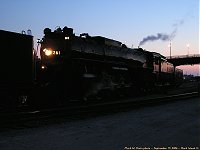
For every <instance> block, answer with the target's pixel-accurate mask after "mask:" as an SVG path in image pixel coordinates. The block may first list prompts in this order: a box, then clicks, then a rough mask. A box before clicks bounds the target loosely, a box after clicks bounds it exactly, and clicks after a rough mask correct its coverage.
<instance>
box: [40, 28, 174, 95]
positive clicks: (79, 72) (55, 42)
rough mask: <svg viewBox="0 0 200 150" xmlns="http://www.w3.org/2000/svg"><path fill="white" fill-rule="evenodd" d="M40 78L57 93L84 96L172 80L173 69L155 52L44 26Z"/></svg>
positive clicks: (138, 87) (135, 89) (170, 82)
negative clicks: (41, 75)
mask: <svg viewBox="0 0 200 150" xmlns="http://www.w3.org/2000/svg"><path fill="white" fill-rule="evenodd" d="M40 54H41V63H42V68H43V73H44V78H43V79H42V81H45V80H46V82H44V83H45V84H46V85H48V86H51V87H56V89H55V90H54V93H56V92H58V91H59V92H61V93H59V94H58V93H57V94H58V95H65V94H66V95H67V96H68V97H69V95H75V96H80V97H87V96H88V95H91V94H94V93H95V92H96V91H98V90H103V89H109V90H115V89H123V88H126V87H129V88H132V89H133V91H132V92H136V91H137V90H139V89H149V88H152V87H153V86H154V85H155V84H163V85H164V84H166V83H168V84H172V83H173V82H175V76H176V74H175V72H176V69H175V68H174V67H173V65H172V64H170V63H168V62H167V61H166V59H164V57H163V56H162V55H160V54H158V53H152V52H149V51H146V50H143V49H141V48H137V49H131V48H127V47H126V45H125V44H122V43H121V42H119V41H115V40H112V39H108V38H105V37H101V36H89V35H88V34H87V33H83V34H80V36H76V35H75V34H74V33H73V29H72V28H68V27H64V28H63V29H61V28H58V29H56V30H55V31H51V29H49V28H46V29H45V30H44V37H43V39H42V41H41V51H40Z"/></svg>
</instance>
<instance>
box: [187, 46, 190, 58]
mask: <svg viewBox="0 0 200 150" xmlns="http://www.w3.org/2000/svg"><path fill="white" fill-rule="evenodd" d="M187 49H188V56H189V50H190V44H187Z"/></svg>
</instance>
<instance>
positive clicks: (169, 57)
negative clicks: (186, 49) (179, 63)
mask: <svg viewBox="0 0 200 150" xmlns="http://www.w3.org/2000/svg"><path fill="white" fill-rule="evenodd" d="M194 57H200V54H190V55H177V56H167V57H166V58H167V59H177V58H194Z"/></svg>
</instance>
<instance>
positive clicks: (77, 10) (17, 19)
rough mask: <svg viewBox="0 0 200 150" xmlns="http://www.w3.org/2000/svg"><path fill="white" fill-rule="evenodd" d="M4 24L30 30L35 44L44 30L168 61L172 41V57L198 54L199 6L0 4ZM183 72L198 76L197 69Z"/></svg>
mask: <svg viewBox="0 0 200 150" xmlns="http://www.w3.org/2000/svg"><path fill="white" fill-rule="evenodd" d="M0 20H1V22H0V29H1V30H8V31H13V32H21V31H22V30H25V31H26V30H28V29H31V31H32V35H33V36H34V39H35V40H36V39H38V38H39V39H41V38H42V36H43V29H44V28H46V27H48V28H51V29H53V30H54V29H55V28H56V27H57V26H60V27H61V28H63V27H64V26H67V27H71V28H73V29H74V32H75V34H76V35H79V34H80V33H83V32H87V33H89V34H90V35H91V36H96V35H100V36H105V37H107V38H111V39H115V40H118V41H121V42H122V43H124V44H126V45H127V46H128V47H138V46H139V43H141V44H142V45H140V47H142V48H144V49H146V50H148V51H155V52H158V53H161V54H162V55H164V56H169V54H170V52H169V47H168V45H169V43H170V40H171V43H172V44H171V45H172V47H171V48H172V56H173V55H187V54H188V53H189V54H199V0H33V1H31V0H1V5H0ZM147 37H149V38H147ZM163 37H165V38H163ZM150 38H151V39H152V40H153V39H154V40H153V41H149V40H148V39H150ZM156 39H157V40H156ZM160 39H163V40H160ZM142 41H143V42H142ZM35 42H36V41H35ZM187 44H189V45H190V46H189V48H188V47H187V46H186V45H187ZM35 47H36V46H35ZM181 68H183V67H181ZM184 68H185V69H184V72H185V73H186V72H187V74H194V75H197V74H200V68H199V66H198V65H194V66H187V67H184Z"/></svg>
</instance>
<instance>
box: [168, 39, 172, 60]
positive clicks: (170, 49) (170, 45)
mask: <svg viewBox="0 0 200 150" xmlns="http://www.w3.org/2000/svg"><path fill="white" fill-rule="evenodd" d="M168 47H169V52H170V54H169V58H170V59H171V58H172V43H171V41H170V43H169V45H168Z"/></svg>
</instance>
